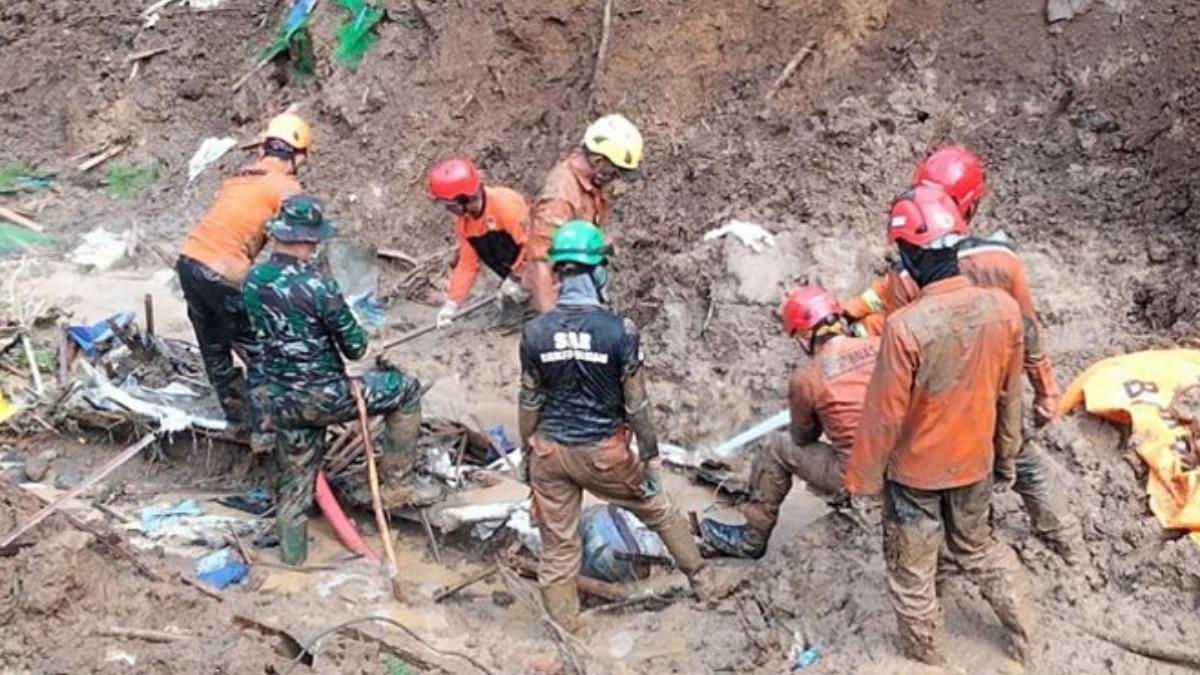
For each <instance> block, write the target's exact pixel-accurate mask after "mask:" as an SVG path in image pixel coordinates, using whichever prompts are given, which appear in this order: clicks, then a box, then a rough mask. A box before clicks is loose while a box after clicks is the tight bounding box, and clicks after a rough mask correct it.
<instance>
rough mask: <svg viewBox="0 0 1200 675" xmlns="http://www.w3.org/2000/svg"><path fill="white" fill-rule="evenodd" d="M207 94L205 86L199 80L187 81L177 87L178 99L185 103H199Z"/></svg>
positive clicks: (202, 81)
mask: <svg viewBox="0 0 1200 675" xmlns="http://www.w3.org/2000/svg"><path fill="white" fill-rule="evenodd" d="M207 93H208V86H207V84H206V83H205V82H204V80H201V79H199V78H196V79H191V80H188V81H187V82H184V83H183V85H182V86H180V87H179V97H180V98H182V99H184V100H185V101H199V100H200V99H202V98H204V96H205V94H207Z"/></svg>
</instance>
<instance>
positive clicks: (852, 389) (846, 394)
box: [700, 285, 879, 558]
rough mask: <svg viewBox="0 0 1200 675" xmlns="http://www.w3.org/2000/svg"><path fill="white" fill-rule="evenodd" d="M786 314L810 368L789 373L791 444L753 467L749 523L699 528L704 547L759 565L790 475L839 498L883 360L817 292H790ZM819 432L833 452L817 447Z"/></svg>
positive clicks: (782, 442) (785, 442) (875, 345)
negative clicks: (870, 387)
mask: <svg viewBox="0 0 1200 675" xmlns="http://www.w3.org/2000/svg"><path fill="white" fill-rule="evenodd" d="M781 314H782V315H783V325H784V329H785V330H787V333H788V335H790V336H791V337H793V338H795V339H796V340H797V341H798V342H799V343H800V348H801V349H803V350H804V352H805V353H806V354H808V356H809V361H808V363H807V364H806V365H803V366H797V367H796V369H795V370H793V371H792V378H791V382H790V383H789V384H788V409H789V410H790V411H791V417H792V422H791V437H790V438H788V436H787V435H785V434H782V433H780V434H776V435H775V436H774V437H773V438H771V439H770V440H769V441H768V442H767V444H766V445H765V447H763V448H762V449H761V450H760V451H759V452H758V454H757V455H756V456H755V457H754V461H753V463H752V465H751V467H750V500H749V501H748V502H747V503H746V504H745V505H744V506H742V514H743V515H744V516H745V517H746V524H745V525H730V524H728V523H722V522H720V521H717V520H713V519H711V518H705V519H704V520H702V521H700V534H701V536H702V537H703V539H704V542H705V544H707V545H708V546H710V547H711V548H712V549H713V550H715V551H716V552H717V553H721V554H724V555H729V556H735V557H739V558H761V557H762V555H763V554H764V553H766V551H767V540H768V539H769V538H770V536H771V530H772V529H774V528H775V523H776V522H777V521H778V520H779V507H780V506H781V505H782V504H783V500H784V499H786V498H787V495H788V492H790V491H791V489H792V476H797V477H799V478H800V479H801V480H803V481H804V482H806V483H808V486H809V487H810V488H811V489H813V490H814V491H816V492H820V493H825V494H827V495H833V494H834V493H836V492H838V490H839V488H841V484H842V468H843V466H844V465H845V462H846V457H847V455H849V453H850V446H852V445H853V444H854V433H855V432H856V431H857V430H858V420H859V415H860V414H861V413H862V402H863V397H864V396H866V393H867V382H868V380H870V379H871V372H872V371H873V370H874V369H875V357H876V355H877V354H878V353H879V338H877V337H868V338H859V337H851V336H850V335H849V328H848V326H847V324H846V321H845V319H843V318H842V307H841V304H839V303H838V301H837V299H836V298H834V297H833V295H831V294H830V293H829V291H826V290H825V289H824V288H821V287H820V286H815V285H806V286H801V287H799V288H796V289H793V290H792V292H791V293H789V294H788V297H787V300H785V301H784V303H783V308H782V310H781ZM822 432H824V433H825V434H826V435H827V436H828V437H829V441H830V443H831V445H827V444H825V443H820V442H818V440H817V439H819V438H820V437H821V433H822Z"/></svg>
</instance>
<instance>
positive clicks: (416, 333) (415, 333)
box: [379, 297, 495, 353]
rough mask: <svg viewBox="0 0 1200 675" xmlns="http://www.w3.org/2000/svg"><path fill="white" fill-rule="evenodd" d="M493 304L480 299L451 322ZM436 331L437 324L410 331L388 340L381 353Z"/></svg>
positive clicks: (459, 311)
mask: <svg viewBox="0 0 1200 675" xmlns="http://www.w3.org/2000/svg"><path fill="white" fill-rule="evenodd" d="M493 302H495V300H493V299H492V298H488V297H483V298H480V299H478V300H476V301H475V302H472V303H471V304H469V305H467V306H466V307H463V308H462V309H460V310H458V313H457V314H455V315H454V316H453V317H451V319H450V320H451V321H457V320H459V319H461V318H463V317H464V316H467V315H469V314H474V313H475V312H477V311H479V310H481V309H483V308H484V307H487V306H488V305H490V304H492V303H493ZM435 330H437V324H436V323H431V324H429V325H427V326H422V327H421V328H415V329H413V330H410V331H408V332H407V333H405V334H404V335H401V336H400V337H397V338H396V339H394V340H388V341H387V342H385V343H383V347H381V348H380V350H379V351H380V352H381V353H382V352H386V351H388V350H390V349H394V348H396V347H399V346H400V345H402V344H404V343H405V342H411V341H412V340H415V339H417V338H419V337H421V336H422V335H426V334H429V333H432V332H433V331H435Z"/></svg>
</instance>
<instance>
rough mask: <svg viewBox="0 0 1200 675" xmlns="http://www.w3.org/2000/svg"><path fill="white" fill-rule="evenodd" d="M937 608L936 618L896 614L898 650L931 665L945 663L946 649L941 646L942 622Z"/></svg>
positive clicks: (942, 664)
mask: <svg viewBox="0 0 1200 675" xmlns="http://www.w3.org/2000/svg"><path fill="white" fill-rule="evenodd" d="M940 616H941V612H940V610H939V612H938V617H939V618H936V619H915V618H912V617H905V616H901V615H900V614H899V613H897V614H896V624H897V628H899V632H900V651H901V652H903V653H904V655H905V656H907V657H908V658H910V659H913V660H914V661H920V662H921V663H928V664H929V665H933V666H944V665H946V651H945V650H944V649H943V648H942V622H941V618H940Z"/></svg>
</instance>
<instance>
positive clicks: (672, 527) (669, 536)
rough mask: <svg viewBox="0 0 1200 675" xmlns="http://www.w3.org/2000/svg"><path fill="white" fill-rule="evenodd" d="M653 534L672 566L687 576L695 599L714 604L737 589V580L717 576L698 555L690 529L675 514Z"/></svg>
mask: <svg viewBox="0 0 1200 675" xmlns="http://www.w3.org/2000/svg"><path fill="white" fill-rule="evenodd" d="M655 531H656V532H657V533H658V536H659V538H660V539H662V542H663V544H664V545H665V546H666V547H667V551H669V552H670V553H671V557H672V558H674V559H675V566H676V567H678V568H679V571H680V572H683V574H684V576H686V577H687V579H688V583H690V584H691V586H692V592H693V593H695V594H696V597H697V598H699V599H700V600H702V601H704V602H714V601H717V600H720V599H721V598H724V597H725V596H727V595H729V594H730V593H732V592H734V591H735V590H737V587H738V585H739V582H738V581H737V580H734V579H731V578H729V577H728V575H719V574H718V573H717V570H716V569H715V568H714V567H713V566H712V565H711V564H709V563H708V562H707V561H706V560H704V558H703V557H702V556H701V555H700V549H699V548H698V547H697V546H696V540H695V539H693V538H692V532H691V529H690V528H688V524H687V521H686V520H684V519H683V515H682V514H680V513H679V512H678V511H676V512H674V513H672V514H671V516H670V517H669V518H668V519H667V522H665V523H663V524H662V525H660V526H659V527H658V528H657V529H656V530H655Z"/></svg>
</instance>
